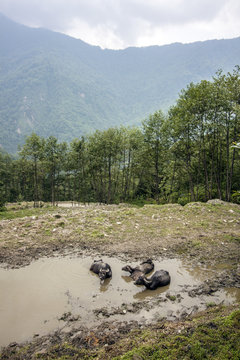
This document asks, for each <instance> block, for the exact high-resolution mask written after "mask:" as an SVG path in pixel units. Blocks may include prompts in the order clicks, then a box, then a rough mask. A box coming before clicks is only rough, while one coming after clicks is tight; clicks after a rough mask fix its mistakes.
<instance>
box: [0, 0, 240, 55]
mask: <svg viewBox="0 0 240 360" xmlns="http://www.w3.org/2000/svg"><path fill="white" fill-rule="evenodd" d="M0 12H2V13H3V14H5V15H6V16H9V17H10V18H12V19H13V20H15V21H18V22H20V23H23V24H25V25H29V26H37V27H46V28H48V29H51V30H55V31H60V32H63V33H67V34H69V35H71V36H74V37H77V38H80V39H82V40H84V41H86V42H88V43H91V44H95V45H100V46H101V47H103V48H106V47H107V48H124V47H127V46H147V45H153V44H159V45H161V44H166V43H171V42H192V41H198V40H206V39H212V38H229V37H236V36H240V30H238V29H240V2H239V0H171V1H166V0H147V1H146V0H1V2H0Z"/></svg>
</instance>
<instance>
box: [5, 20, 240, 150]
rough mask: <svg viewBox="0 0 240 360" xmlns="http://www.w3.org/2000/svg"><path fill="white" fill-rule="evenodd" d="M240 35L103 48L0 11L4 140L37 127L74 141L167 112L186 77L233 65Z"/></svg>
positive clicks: (239, 54)
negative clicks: (33, 26) (29, 25)
mask: <svg viewBox="0 0 240 360" xmlns="http://www.w3.org/2000/svg"><path fill="white" fill-rule="evenodd" d="M239 42H240V39H239V38H238V39H232V40H219V41H216V40H214V41H208V42H201V43H194V44H187V45H183V44H172V45H168V46H151V47H148V48H128V49H125V50H121V51H114V50H101V49H100V48H99V47H96V46H90V45H88V44H86V43H84V42H82V41H81V40H76V39H73V38H70V37H67V36H65V35H62V34H58V33H54V32H51V31H46V30H43V29H30V28H27V27H25V26H22V25H18V24H16V23H14V22H12V21H10V20H9V19H7V18H5V17H4V16H0V93H1V97H0V124H1V126H0V144H1V146H3V147H4V148H5V149H6V150H7V151H8V152H10V153H15V152H16V150H17V145H18V144H19V145H22V144H23V143H24V139H25V136H29V135H30V134H31V133H32V132H34V133H36V134H38V135H39V136H41V137H44V138H47V137H49V136H50V135H52V136H55V137H56V138H57V139H58V140H59V141H60V142H63V141H67V142H70V141H72V140H73V138H75V137H81V136H82V135H84V136H85V135H86V134H89V133H93V132H94V131H95V130H96V129H98V130H104V129H107V128H108V127H114V126H117V125H118V124H123V125H126V124H129V125H133V124H135V125H139V124H140V121H141V119H143V118H144V117H146V116H147V115H148V114H149V113H154V112H155V111H156V110H157V109H159V107H161V108H162V109H163V110H164V111H166V110H167V109H168V107H169V106H170V105H172V104H173V103H174V102H175V100H176V99H177V97H178V93H179V92H180V90H181V89H182V88H184V87H185V86H186V85H187V84H188V83H190V82H195V83H196V82H198V81H200V80H201V79H210V77H211V76H212V75H213V74H214V73H215V72H216V70H217V69H218V68H219V67H221V66H224V69H223V70H224V71H225V72H227V71H231V69H232V68H233V66H235V65H236V64H237V63H238V62H239V58H240V46H239ZM216 54H217V56H216ZM229 54H231V56H229Z"/></svg>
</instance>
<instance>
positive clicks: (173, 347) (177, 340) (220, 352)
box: [114, 310, 240, 360]
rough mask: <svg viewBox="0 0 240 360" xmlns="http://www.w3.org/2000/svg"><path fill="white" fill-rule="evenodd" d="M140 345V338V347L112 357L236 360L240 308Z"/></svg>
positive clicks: (239, 351)
mask: <svg viewBox="0 0 240 360" xmlns="http://www.w3.org/2000/svg"><path fill="white" fill-rule="evenodd" d="M141 340H142V339H141ZM140 344H141V341H140V339H139V346H136V347H134V348H133V349H132V350H130V351H128V352H126V353H125V354H124V355H121V356H117V357H115V358H114V359H115V360H133V359H149V360H150V359H151V360H157V359H168V360H173V359H186V360H188V359H189V360H190V359H195V360H203V359H216V360H220V359H221V360H225V359H231V360H239V358H240V311H239V310H236V311H234V312H233V313H231V314H230V315H229V316H226V317H217V318H215V319H214V320H212V321H208V322H206V323H201V324H199V325H197V326H196V328H195V329H187V330H184V331H183V333H182V334H179V335H175V334H170V335H169V336H164V335H163V334H161V333H160V335H159V337H158V339H157V340H156V341H154V343H153V344H143V345H140Z"/></svg>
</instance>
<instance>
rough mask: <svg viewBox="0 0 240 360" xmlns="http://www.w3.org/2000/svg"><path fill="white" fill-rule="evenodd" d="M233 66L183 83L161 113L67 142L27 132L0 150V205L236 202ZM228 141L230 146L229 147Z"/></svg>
mask: <svg viewBox="0 0 240 360" xmlns="http://www.w3.org/2000/svg"><path fill="white" fill-rule="evenodd" d="M239 134H240V68H239V67H238V66H237V67H235V68H234V70H233V72H232V73H228V74H223V73H222V71H218V72H217V73H216V75H215V76H214V77H213V78H212V80H211V81H207V80H203V81H201V82H199V83H197V84H193V83H191V84H189V85H188V86H187V87H186V89H183V90H182V91H181V93H180V95H179V98H178V100H177V102H176V104H175V105H174V106H172V107H171V108H170V109H169V111H168V114H166V115H165V114H163V112H162V111H161V110H159V111H156V112H155V113H154V114H151V115H150V116H149V117H148V118H147V119H145V120H144V121H143V122H142V126H141V127H132V128H130V127H123V126H121V127H118V128H117V127H114V128H109V129H107V130H103V131H99V130H97V131H96V132H95V133H93V134H91V135H89V136H85V137H84V136H83V137H81V138H76V139H75V140H73V141H72V142H71V143H70V144H67V143H65V142H63V143H59V142H58V140H57V138H56V137H54V136H49V137H48V138H46V139H45V138H42V137H40V136H38V135H37V134H35V133H33V134H32V135H31V136H29V137H27V138H26V141H25V144H24V145H23V146H22V147H21V148H20V149H19V152H18V156H17V158H13V157H11V156H10V155H9V154H6V153H3V152H1V153H0V199H1V202H2V203H3V202H14V201H22V200H26V201H34V204H35V206H37V205H38V204H39V202H40V201H44V202H45V201H47V202H48V201H51V202H52V204H53V205H54V204H56V202H57V201H66V200H69V201H79V202H100V203H107V204H110V203H118V202H136V201H151V202H156V203H169V202H178V203H180V204H185V203H187V202H189V201H207V200H209V199H212V198H219V199H223V200H226V201H236V202H239V201H240V196H239V192H238V191H239V188H240V151H239V149H238V147H239ZM234 144H235V145H234Z"/></svg>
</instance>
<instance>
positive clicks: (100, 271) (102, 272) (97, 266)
mask: <svg viewBox="0 0 240 360" xmlns="http://www.w3.org/2000/svg"><path fill="white" fill-rule="evenodd" d="M90 270H91V271H93V272H94V273H95V274H97V275H98V276H99V277H100V280H101V282H103V281H104V280H105V279H106V278H110V277H112V270H111V267H110V265H108V264H107V263H105V262H103V261H102V259H101V260H94V262H93V264H92V265H91V267H90Z"/></svg>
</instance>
